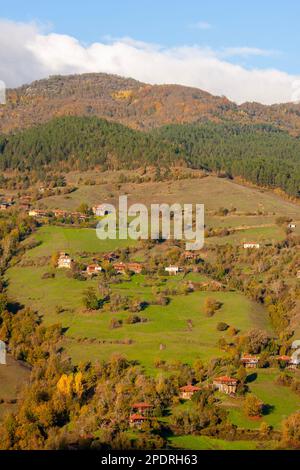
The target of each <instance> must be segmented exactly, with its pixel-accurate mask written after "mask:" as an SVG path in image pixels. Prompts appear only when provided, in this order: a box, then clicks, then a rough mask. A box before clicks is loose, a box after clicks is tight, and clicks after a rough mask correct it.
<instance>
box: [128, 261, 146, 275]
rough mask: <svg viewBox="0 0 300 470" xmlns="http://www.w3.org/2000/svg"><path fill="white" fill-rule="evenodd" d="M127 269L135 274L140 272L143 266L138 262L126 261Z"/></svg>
mask: <svg viewBox="0 0 300 470" xmlns="http://www.w3.org/2000/svg"><path fill="white" fill-rule="evenodd" d="M127 269H128V271H132V272H133V273H135V274H141V272H142V270H143V266H142V265H141V264H139V263H127Z"/></svg>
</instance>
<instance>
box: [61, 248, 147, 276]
mask: <svg viewBox="0 0 300 470" xmlns="http://www.w3.org/2000/svg"><path fill="white" fill-rule="evenodd" d="M116 258H117V255H115V254H114V253H107V254H105V255H103V259H104V260H107V261H109V262H112V261H115V260H116ZM73 264H74V260H73V259H72V258H71V256H70V255H69V254H68V253H65V252H64V251H61V252H60V253H59V257H58V260H57V267H58V268H62V269H71V268H72V266H73ZM113 268H114V270H115V271H116V273H117V274H124V273H126V272H133V273H135V274H140V273H141V272H142V270H143V268H144V266H143V265H142V264H140V263H130V262H128V263H123V262H122V261H120V262H115V263H114V264H113ZM101 271H102V267H101V266H100V265H99V264H98V263H93V264H89V265H88V266H87V268H86V274H88V275H89V276H92V275H97V274H99V273H100V272H101Z"/></svg>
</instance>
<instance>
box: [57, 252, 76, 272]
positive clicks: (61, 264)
mask: <svg viewBox="0 0 300 470" xmlns="http://www.w3.org/2000/svg"><path fill="white" fill-rule="evenodd" d="M72 263H73V261H72V258H71V257H70V256H69V255H68V254H67V253H64V252H61V253H60V254H59V258H58V261H57V267H58V268H59V269H71V267H72Z"/></svg>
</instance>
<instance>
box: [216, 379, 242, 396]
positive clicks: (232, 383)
mask: <svg viewBox="0 0 300 470" xmlns="http://www.w3.org/2000/svg"><path fill="white" fill-rule="evenodd" d="M237 384H238V381H237V379H233V378H232V377H227V376H226V375H225V376H223V377H217V378H216V379H214V381H213V385H214V387H215V388H216V389H217V390H219V392H223V393H226V394H227V395H235V394H236V389H237Z"/></svg>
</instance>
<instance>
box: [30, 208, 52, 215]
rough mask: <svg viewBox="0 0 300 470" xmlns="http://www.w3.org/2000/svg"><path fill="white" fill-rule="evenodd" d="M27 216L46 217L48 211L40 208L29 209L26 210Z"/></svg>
mask: <svg viewBox="0 0 300 470" xmlns="http://www.w3.org/2000/svg"><path fill="white" fill-rule="evenodd" d="M28 215H29V217H47V215H48V212H47V211H43V210H40V209H31V210H30V211H29V212H28Z"/></svg>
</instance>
